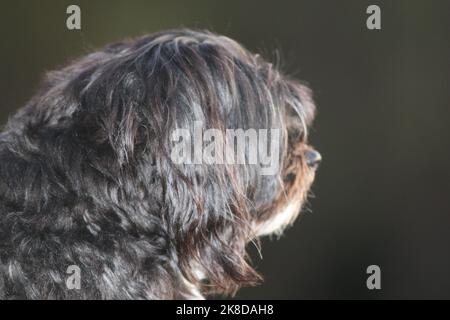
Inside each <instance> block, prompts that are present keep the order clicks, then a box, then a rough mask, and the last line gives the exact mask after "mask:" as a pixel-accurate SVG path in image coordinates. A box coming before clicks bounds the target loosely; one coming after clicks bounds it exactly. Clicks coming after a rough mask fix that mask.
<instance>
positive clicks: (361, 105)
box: [0, 0, 450, 299]
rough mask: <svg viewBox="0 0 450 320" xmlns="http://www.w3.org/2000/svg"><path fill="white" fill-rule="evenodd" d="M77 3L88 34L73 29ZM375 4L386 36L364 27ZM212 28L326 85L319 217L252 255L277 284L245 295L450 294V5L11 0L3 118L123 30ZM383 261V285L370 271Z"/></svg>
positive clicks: (320, 128) (319, 90)
mask: <svg viewBox="0 0 450 320" xmlns="http://www.w3.org/2000/svg"><path fill="white" fill-rule="evenodd" d="M69 4H78V5H80V6H81V10H82V30H81V31H69V30H67V28H66V18H67V15H66V8H67V6H68V5H69ZM370 4H377V5H379V6H380V7H381V12H382V30H381V31H370V30H368V29H367V28H366V19H367V16H368V15H367V14H366V8H367V6H368V5H370ZM176 27H192V28H201V29H205V28H206V29H210V30H213V31H216V32H218V33H223V34H225V35H227V36H230V37H232V38H234V39H236V40H238V41H239V42H241V43H243V44H244V45H245V46H247V47H248V48H249V49H251V50H253V51H259V52H262V53H263V54H264V55H265V56H266V57H268V58H271V57H273V56H275V54H274V52H275V49H279V50H280V52H281V57H282V58H283V62H284V63H283V66H284V69H285V70H287V71H289V72H290V73H291V74H294V75H296V76H297V77H298V78H299V79H302V80H306V81H307V82H308V83H309V84H310V86H311V87H312V88H313V89H314V91H315V97H316V101H317V104H318V107H319V116H318V118H317V120H316V122H315V125H314V129H313V132H312V142H313V144H315V145H316V146H317V147H318V148H319V150H320V151H321V152H322V155H323V157H324V162H323V165H322V166H321V168H320V170H319V174H318V177H317V180H316V184H315V186H314V190H313V191H314V193H315V198H314V199H312V200H311V204H310V207H311V208H312V212H311V213H305V214H304V215H303V217H302V218H301V219H300V221H297V223H296V224H295V225H294V227H293V228H291V229H289V230H288V231H287V232H286V234H285V235H284V236H283V237H282V238H281V239H280V240H279V241H270V240H269V239H267V240H265V241H264V243H263V255H264V259H263V260H260V259H258V258H257V257H256V255H255V259H254V262H255V264H256V265H257V266H258V270H260V271H261V272H262V273H263V274H264V275H265V283H264V284H262V285H260V286H258V287H255V288H250V289H244V290H242V291H241V292H240V293H239V294H238V296H237V298H262V299H272V298H274V299H318V298H324V299H331V298H334V299H336V298H337V299H372V298H373V299H379V298H383V299H401V298H414V299H416V298H450V273H449V271H450V252H449V244H450V199H449V196H450V195H449V191H450V167H449V166H450V148H449V147H450V145H449V139H448V138H449V136H450V125H449V119H450V106H449V101H450V87H449V84H450V73H449V72H450V68H449V67H450V2H449V1H448V0H443V1H437V0H433V1H408V0H403V1H400V0H390V1H379V0H377V1H375V0H373V1H365V0H345V1H323V0H295V1H281V0H279V1H262V0H257V1H231V0H227V1H212V0H205V1H182V0H179V1H173V0H164V1H156V0H155V1H131V0H130V1H125V0H122V1H112V0H95V1H92V0H91V1H76V0H74V1H65V0H64V1H63V0H58V1H48V0H46V1H29V0H15V1H10V2H7V1H2V2H1V6H0V35H1V37H0V41H1V50H0V121H1V123H2V124H4V123H5V122H6V120H7V118H8V116H9V115H11V114H13V113H14V112H15V111H16V110H17V109H18V108H19V107H21V106H22V105H23V104H24V103H25V102H26V101H27V100H28V99H29V98H30V96H31V95H32V93H33V91H34V90H35V88H36V87H37V84H38V81H39V79H40V78H41V76H42V74H43V72H44V71H46V70H51V69H56V68H59V67H61V66H63V65H64V64H66V63H67V62H69V61H70V60H71V59H73V58H76V57H78V56H80V55H83V54H85V53H87V52H89V51H91V50H93V49H95V48H98V47H101V46H103V45H105V44H107V43H109V42H112V41H116V40H120V39H121V38H124V37H133V36H138V35H142V34H145V33H148V32H153V31H157V30H161V29H168V28H176ZM371 264H376V265H379V266H380V267H381V272H382V278H381V285H382V289H381V290H380V291H369V290H368V289H367V288H366V278H367V274H366V268H367V266H369V265H371Z"/></svg>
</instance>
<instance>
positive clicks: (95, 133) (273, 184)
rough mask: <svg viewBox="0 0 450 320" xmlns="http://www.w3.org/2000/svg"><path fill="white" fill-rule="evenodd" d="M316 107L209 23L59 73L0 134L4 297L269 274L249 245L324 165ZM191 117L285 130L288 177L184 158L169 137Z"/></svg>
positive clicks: (142, 290) (211, 283) (235, 280)
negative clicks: (313, 136)
mask: <svg viewBox="0 0 450 320" xmlns="http://www.w3.org/2000/svg"><path fill="white" fill-rule="evenodd" d="M314 111H315V107H314V104H313V101H312V98H311V94H310V91H309V90H308V89H307V88H306V87H305V86H303V85H301V84H299V83H298V82H296V81H294V80H292V79H290V78H288V77H286V76H284V75H282V74H281V73H280V72H279V71H278V70H276V69H275V68H274V67H273V66H272V65H271V64H269V63H267V62H265V61H264V60H262V59H261V58H260V57H259V56H258V55H253V54H251V53H249V52H248V51H247V50H245V49H244V48H243V47H242V46H240V45H239V44H237V43H236V42H234V41H233V40H230V39H229V38H226V37H223V36H218V35H215V34H212V33H208V32H197V31H190V30H178V31H170V32H161V33H156V34H152V35H149V36H146V37H143V38H141V39H138V40H135V41H129V42H122V43H118V44H114V45H111V46H109V47H107V48H105V49H104V50H102V51H98V52H95V53H92V54H90V55H88V56H86V57H84V58H82V59H81V60H79V61H77V62H75V63H73V64H71V65H69V66H68V67H66V68H64V69H62V70H60V71H55V72H50V73H49V74H48V75H47V77H46V81H45V82H44V84H43V85H42V87H41V89H40V90H39V92H38V93H37V94H36V95H35V96H34V97H33V98H32V99H31V101H30V102H29V103H28V104H27V105H26V106H25V107H24V108H23V109H22V110H20V111H19V112H18V114H17V115H15V116H14V117H13V118H12V119H11V120H10V121H9V122H8V124H7V126H6V128H5V130H4V132H3V133H2V134H1V135H0V298H3V299H11V298H16V299H17V298H19V299H20V298H28V299H173V298H176V299H182V298H196V297H200V294H211V293H219V294H233V293H235V292H236V290H237V289H239V288H240V287H242V286H248V285H253V284H255V283H257V282H258V281H260V277H259V275H258V274H257V273H256V272H255V271H254V270H253V269H252V267H251V266H250V265H249V263H248V261H247V253H246V246H247V245H248V244H249V243H250V242H255V241H257V239H258V237H259V236H262V235H266V234H271V233H274V232H280V231H281V230H283V228H284V227H285V226H287V225H289V224H290V223H291V222H292V221H293V220H294V219H295V217H296V216H297V214H298V213H299V211H300V209H301V207H302V204H303V203H304V201H305V199H306V195H307V192H308V189H309V187H310V185H311V183H312V181H313V179H314V171H315V167H316V165H317V163H318V161H319V160H320V156H319V154H318V153H317V152H315V151H314V150H313V149H312V148H310V147H309V146H308V144H307V128H308V126H309V125H310V123H311V121H312V120H313V117H314ZM195 121H200V122H201V123H202V124H203V126H204V128H205V129H207V128H215V129H218V130H221V131H224V130H226V129H230V128H231V129H243V130H246V129H249V128H254V129H268V128H276V129H279V130H280V132H281V135H280V137H279V140H278V141H277V143H280V146H281V148H280V154H279V158H280V159H279V160H280V166H279V170H278V172H277V173H276V174H275V175H270V176H269V175H263V174H261V167H260V166H258V165H250V164H239V165H229V164H223V165H207V164H194V165H187V164H186V165H182V164H181V165H180V164H175V163H174V162H173V161H172V160H171V158H170V153H171V146H172V144H171V139H170V136H171V133H172V132H173V130H175V129H176V128H188V129H189V128H192V124H193V123H194V122H195ZM71 265H75V266H78V267H79V268H80V270H81V289H79V290H70V289H68V287H67V286H66V277H67V274H66V271H67V268H68V266H71Z"/></svg>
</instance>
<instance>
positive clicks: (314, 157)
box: [305, 149, 322, 168]
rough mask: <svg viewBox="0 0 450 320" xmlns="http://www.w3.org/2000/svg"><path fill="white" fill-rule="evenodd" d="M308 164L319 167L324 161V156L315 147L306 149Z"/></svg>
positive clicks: (311, 166)
mask: <svg viewBox="0 0 450 320" xmlns="http://www.w3.org/2000/svg"><path fill="white" fill-rule="evenodd" d="M305 158H306V164H307V165H308V167H310V168H317V167H318V166H319V163H320V162H321V161H322V156H321V155H320V153H319V152H317V151H316V150H314V149H308V150H306V151H305Z"/></svg>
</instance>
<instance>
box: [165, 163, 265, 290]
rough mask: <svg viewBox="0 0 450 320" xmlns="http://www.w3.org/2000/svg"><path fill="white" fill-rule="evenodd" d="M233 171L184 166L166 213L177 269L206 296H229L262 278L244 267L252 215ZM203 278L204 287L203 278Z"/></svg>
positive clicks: (221, 168)
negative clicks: (172, 239) (173, 238)
mask: <svg viewBox="0 0 450 320" xmlns="http://www.w3.org/2000/svg"><path fill="white" fill-rule="evenodd" d="M234 169H235V168H228V167H227V166H226V165H223V166H209V167H208V166H198V167H197V168H195V167H194V166H189V168H185V170H184V172H183V173H182V175H183V176H179V174H181V173H176V172H172V173H173V174H176V176H175V178H174V179H173V180H174V181H177V183H176V188H172V189H171V190H170V192H171V193H176V194H171V195H169V196H171V197H173V198H172V201H171V203H172V204H173V209H172V210H171V211H170V212H169V214H170V215H171V218H172V219H175V220H172V221H175V223H174V224H173V228H174V229H175V230H174V235H175V242H176V246H177V252H178V256H179V258H180V262H181V265H182V270H183V272H184V274H185V277H186V278H187V279H188V280H189V282H191V283H194V284H196V285H198V286H199V287H201V286H202V284H203V285H204V286H203V289H204V292H205V293H219V294H234V293H235V292H236V291H237V290H238V289H239V288H241V287H244V286H253V285H255V284H257V283H258V282H260V280H261V278H260V276H259V275H258V274H257V272H256V271H255V270H254V269H253V268H252V267H251V266H250V264H249V263H248V259H247V258H248V257H247V252H246V245H247V243H248V242H249V241H251V240H252V238H253V237H252V232H253V231H252V228H251V221H252V217H251V212H250V209H249V203H248V202H247V199H246V197H245V195H244V193H243V191H242V181H239V180H240V179H238V178H237V176H236V174H237V172H236V171H233V170H234ZM204 279H206V281H207V282H206V283H204V282H202V280H204Z"/></svg>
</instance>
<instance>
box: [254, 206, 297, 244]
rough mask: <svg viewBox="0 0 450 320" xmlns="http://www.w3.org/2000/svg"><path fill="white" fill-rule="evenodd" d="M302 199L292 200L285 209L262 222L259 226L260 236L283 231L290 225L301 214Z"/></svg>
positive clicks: (258, 233) (258, 232)
mask: <svg viewBox="0 0 450 320" xmlns="http://www.w3.org/2000/svg"><path fill="white" fill-rule="evenodd" d="M301 204H302V202H301V201H292V202H291V203H289V204H288V205H287V206H286V207H285V208H284V210H283V211H281V212H280V213H278V214H276V215H275V216H274V217H273V218H272V219H269V220H268V221H266V222H264V223H262V224H261V225H259V226H258V227H257V235H258V236H267V235H271V234H275V233H278V234H279V233H281V232H283V230H284V229H285V228H286V227H287V226H289V225H290V224H291V223H292V222H293V221H294V220H295V218H296V217H297V215H298V214H299V211H300V209H301Z"/></svg>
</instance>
